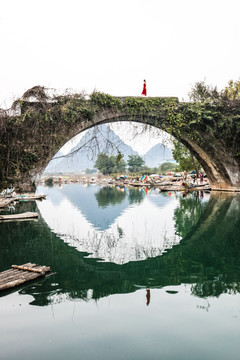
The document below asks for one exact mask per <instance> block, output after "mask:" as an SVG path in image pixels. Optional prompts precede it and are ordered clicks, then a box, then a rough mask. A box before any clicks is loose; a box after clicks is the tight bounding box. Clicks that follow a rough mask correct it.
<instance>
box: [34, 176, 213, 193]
mask: <svg viewBox="0 0 240 360" xmlns="http://www.w3.org/2000/svg"><path fill="white" fill-rule="evenodd" d="M40 183H41V184H50V183H51V184H52V185H53V184H59V185H60V186H61V184H71V183H82V184H86V185H87V184H96V185H103V186H106V185H115V186H120V187H127V186H133V187H145V188H151V187H154V188H159V190H160V191H184V190H185V191H198V190H211V187H210V184H209V181H208V179H207V178H204V179H203V181H202V182H201V181H200V179H196V180H194V179H193V178H192V177H191V175H187V176H185V178H183V177H181V176H173V175H158V176H157V174H155V175H154V177H151V176H145V177H144V176H143V177H139V176H129V177H127V176H126V175H124V176H119V177H117V178H114V177H111V176H104V175H97V176H90V175H84V176H83V175H63V176H52V177H43V178H42V179H41V181H40Z"/></svg>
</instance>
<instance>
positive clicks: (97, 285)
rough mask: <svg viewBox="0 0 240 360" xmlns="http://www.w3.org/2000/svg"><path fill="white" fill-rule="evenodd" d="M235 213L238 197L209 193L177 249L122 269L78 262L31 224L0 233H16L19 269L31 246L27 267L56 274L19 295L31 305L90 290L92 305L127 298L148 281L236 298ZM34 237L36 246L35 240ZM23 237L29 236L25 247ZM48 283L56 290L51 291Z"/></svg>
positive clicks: (4, 259)
mask: <svg viewBox="0 0 240 360" xmlns="http://www.w3.org/2000/svg"><path fill="white" fill-rule="evenodd" d="M30 205H31V206H33V204H29V203H26V206H30ZM239 209H240V196H238V195H237V196H236V195H235V196H231V195H226V194H222V193H218V194H214V193H213V194H212V195H211V198H210V200H209V202H208V204H207V206H206V208H205V210H204V212H203V214H202V215H201V217H200V219H199V221H198V222H197V224H195V225H194V226H193V228H192V229H191V231H190V232H189V233H188V235H187V236H186V237H185V239H183V240H182V241H181V243H180V245H178V246H175V247H173V248H172V249H171V250H168V251H167V252H166V253H165V254H163V255H162V256H159V257H156V258H151V259H147V260H145V261H138V262H130V263H127V264H125V265H123V266H119V265H116V264H113V263H105V262H99V261H98V260H97V259H87V258H85V257H84V255H87V254H83V253H79V252H78V251H76V250H75V249H74V248H72V247H69V246H68V245H67V244H65V243H64V242H63V241H62V240H60V239H59V238H58V237H57V236H56V235H55V234H53V233H52V232H51V230H50V229H49V228H48V227H47V226H46V227H45V228H44V229H43V228H41V230H39V226H38V224H37V223H34V222H33V223H30V222H29V223H25V225H24V229H25V231H24V232H22V231H19V230H18V226H15V225H14V224H12V223H11V224H10V223H5V224H2V227H3V229H2V230H3V231H2V232H1V233H2V234H6V233H7V232H11V233H14V232H16V236H14V241H16V245H17V244H19V243H21V244H22V245H21V247H19V248H18V262H19V263H24V261H25V258H26V252H27V251H26V249H27V248H28V247H29V243H31V246H33V247H34V254H35V256H36V257H35V258H33V259H32V261H35V262H39V263H44V264H47V265H49V266H50V267H51V269H52V270H53V271H54V272H56V273H55V275H53V276H54V279H53V278H52V277H50V278H46V279H45V280H44V281H43V283H42V284H39V286H38V287H37V290H36V286H34V285H33V286H31V285H29V286H25V287H24V293H27V294H31V295H32V296H33V297H34V298H35V300H34V304H36V305H40V306H41V305H45V304H47V303H49V302H51V301H54V298H55V299H58V300H59V301H61V297H64V296H65V295H64V294H67V295H66V296H68V297H69V298H82V299H85V300H87V293H88V289H92V291H93V295H92V296H93V298H95V299H98V298H101V297H103V296H107V295H110V294H114V293H128V292H133V291H135V290H136V287H135V284H141V285H142V286H146V287H148V286H149V285H150V284H149V279H150V278H151V287H155V286H156V287H163V286H168V285H178V284H181V283H189V284H193V287H192V291H193V293H194V294H195V295H197V296H210V295H211V296H215V295H216V296H217V295H219V294H221V293H223V292H226V291H236V292H240V285H239V284H240V274H239V271H238V269H239V258H240V245H239V241H240V238H239V231H238V229H239V226H240V217H239ZM26 210H27V208H26ZM31 211H34V208H31ZM35 211H36V209H35ZM233 215H234V216H233ZM39 231H41V241H39V240H38V239H39ZM27 234H30V236H31V241H29V239H28V237H27ZM28 236H29V235H28ZM0 240H1V244H2V248H3V251H2V252H1V253H0V259H1V264H2V266H3V268H8V267H9V266H11V264H12V263H15V254H14V252H13V253H12V254H11V253H10V254H9V253H8V256H4V249H5V248H6V249H7V248H8V246H4V244H5V242H8V237H6V236H1V235H0ZM16 245H15V246H16ZM12 246H14V244H12ZM69 264H71V266H69ZM52 283H57V284H58V285H57V287H56V291H55V290H54V287H53V286H52ZM40 285H41V287H40ZM59 289H61V290H59Z"/></svg>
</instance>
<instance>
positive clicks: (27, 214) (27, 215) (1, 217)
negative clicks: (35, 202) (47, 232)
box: [0, 212, 38, 221]
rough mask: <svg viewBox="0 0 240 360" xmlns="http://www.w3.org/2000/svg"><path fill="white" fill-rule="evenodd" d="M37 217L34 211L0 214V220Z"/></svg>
mask: <svg viewBox="0 0 240 360" xmlns="http://www.w3.org/2000/svg"><path fill="white" fill-rule="evenodd" d="M37 217H38V213H36V212H25V213H22V214H13V215H0V221H4V220H22V219H24V220H25V219H35V218H37Z"/></svg>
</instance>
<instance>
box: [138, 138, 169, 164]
mask: <svg viewBox="0 0 240 360" xmlns="http://www.w3.org/2000/svg"><path fill="white" fill-rule="evenodd" d="M143 159H144V160H145V165H146V166H148V167H151V168H153V167H158V166H159V165H160V164H161V163H162V162H163V161H172V160H173V155H172V150H171V149H170V148H168V147H166V146H164V145H163V144H157V145H155V146H153V147H152V148H151V149H150V150H149V151H148V152H147V153H146V154H145V155H144V156H143Z"/></svg>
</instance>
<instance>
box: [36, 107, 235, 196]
mask: <svg viewBox="0 0 240 360" xmlns="http://www.w3.org/2000/svg"><path fill="white" fill-rule="evenodd" d="M113 122H138V123H143V124H147V125H151V126H155V127H157V128H159V129H162V130H164V131H166V130H165V129H163V128H162V126H161V123H164V118H162V119H159V118H157V117H155V116H154V114H150V115H148V116H138V115H131V116H130V115H129V114H127V113H124V112H115V111H111V110H103V111H101V112H99V113H98V114H97V115H96V116H95V117H94V118H93V120H91V121H79V123H76V124H74V126H69V127H68V128H67V129H65V132H64V133H63V134H62V135H63V136H62V141H61V143H60V144H59V143H58V146H57V147H56V146H54V142H53V146H52V148H51V151H50V152H49V154H48V156H47V157H46V158H45V159H44V161H42V162H40V163H39V164H36V166H35V167H34V168H32V170H31V171H30V173H29V175H30V177H31V181H33V182H34V181H35V180H36V179H37V178H38V177H39V175H40V174H41V173H42V172H43V171H44V169H45V168H46V166H47V164H48V163H49V162H50V160H51V159H52V158H53V156H54V154H55V153H56V152H57V151H58V150H59V149H60V148H61V147H62V146H63V145H64V144H65V143H66V142H68V141H69V140H71V139H72V138H73V137H74V136H76V135H78V134H79V133H81V132H82V131H85V130H87V129H90V128H92V127H94V126H96V125H100V124H104V123H113ZM172 135H173V136H174V134H172ZM200 136H201V139H202V141H201V146H200V145H199V144H197V143H196V142H194V141H193V140H192V139H191V138H190V137H188V135H187V134H182V136H181V138H180V139H179V140H180V141H182V143H183V144H184V145H185V146H186V147H187V148H188V149H189V150H190V151H191V152H192V153H193V155H194V156H195V157H196V158H197V159H198V161H199V162H200V164H201V165H202V167H203V169H204V171H205V172H206V175H207V177H208V178H209V181H210V184H211V187H212V189H214V190H229V191H240V175H239V174H240V173H239V165H238V164H237V162H236V161H235V159H234V158H233V156H232V154H230V153H227V154H226V152H225V151H221V144H220V143H219V142H218V143H217V144H216V143H215V144H214V143H213V142H212V139H210V138H209V136H208V134H206V133H204V134H200ZM42 160H43V159H42Z"/></svg>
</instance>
